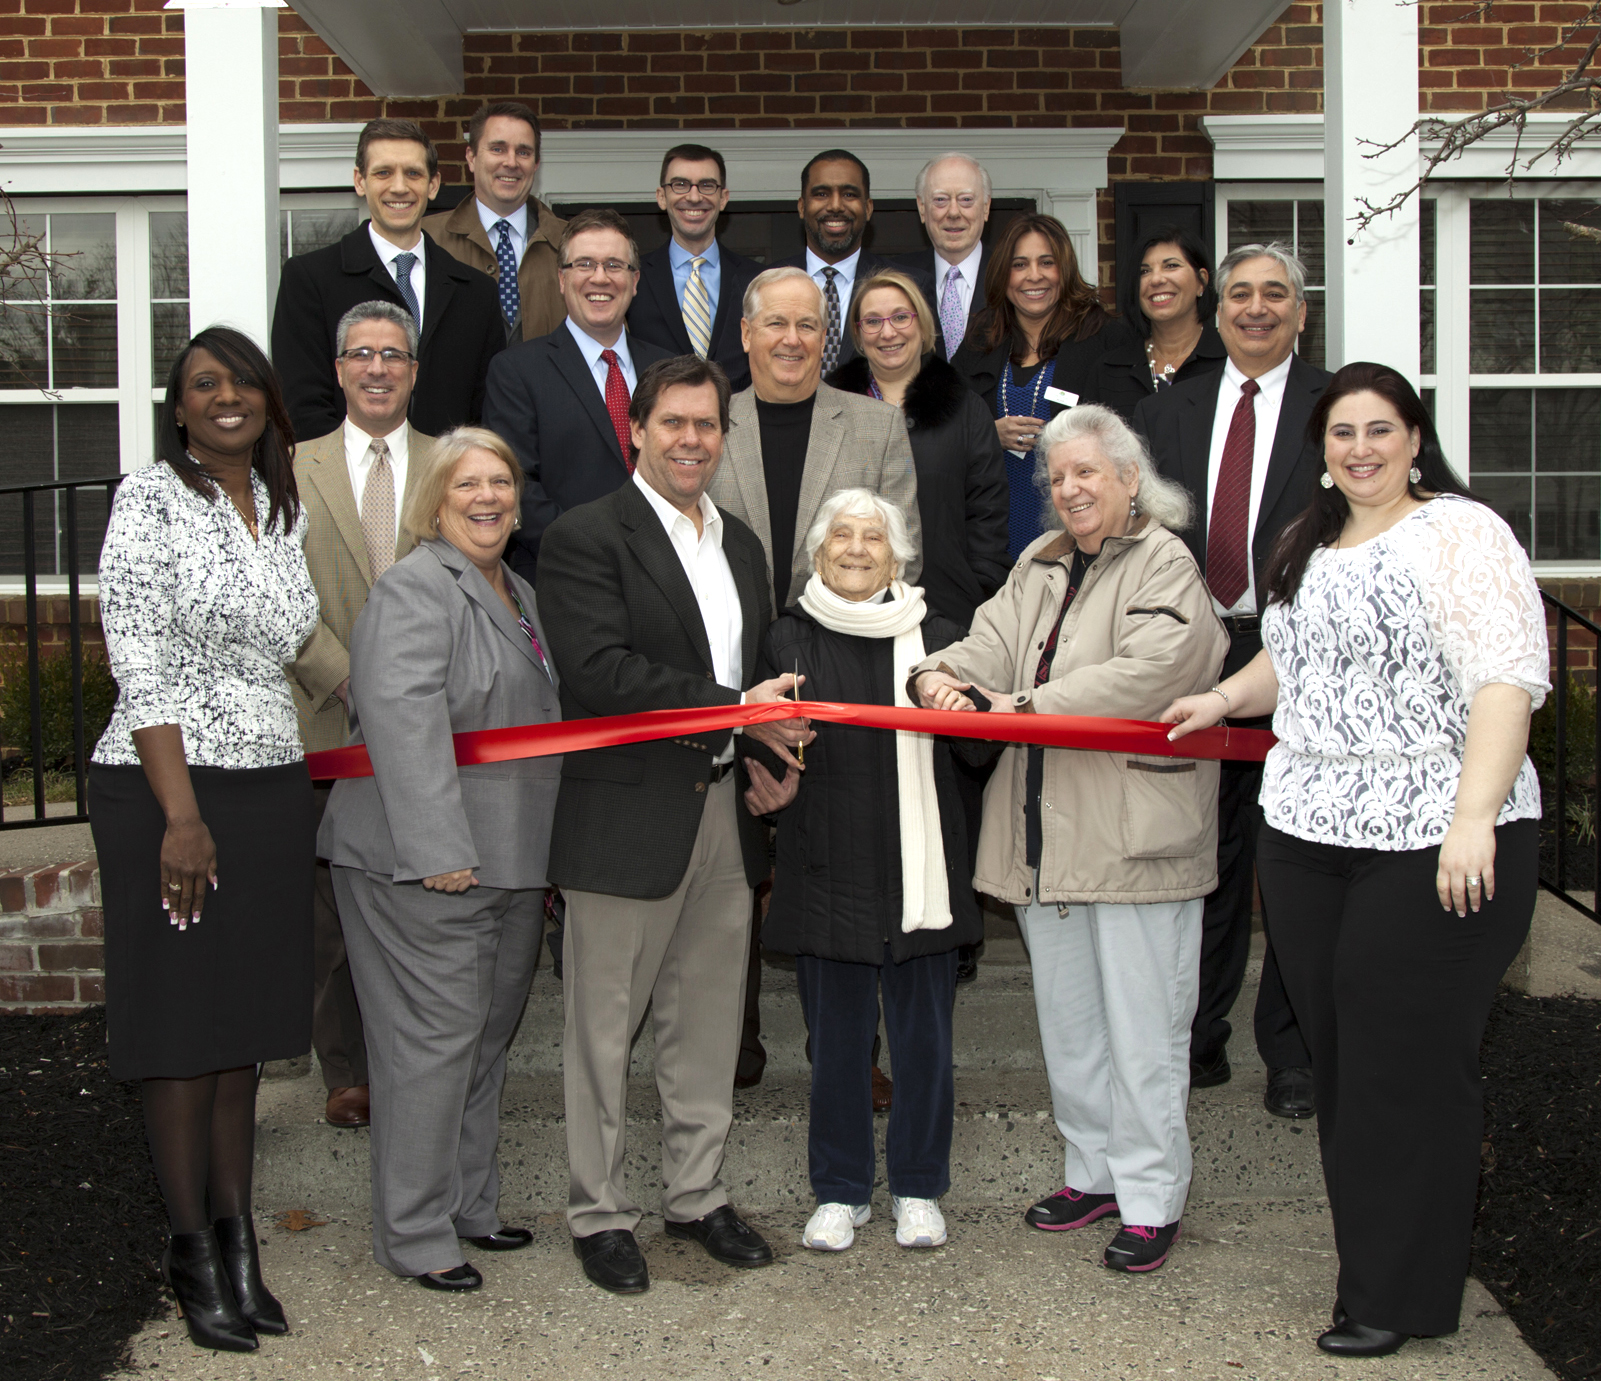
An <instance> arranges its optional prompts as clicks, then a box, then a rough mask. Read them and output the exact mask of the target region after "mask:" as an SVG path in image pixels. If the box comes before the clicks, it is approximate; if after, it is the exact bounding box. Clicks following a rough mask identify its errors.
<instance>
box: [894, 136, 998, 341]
mask: <svg viewBox="0 0 1601 1381" xmlns="http://www.w3.org/2000/svg"><path fill="white" fill-rule="evenodd" d="M917 214H918V215H919V216H920V217H921V218H922V221H923V229H924V230H926V231H927V232H928V238H929V241H930V243H932V245H933V246H934V257H933V261H932V263H931V262H930V260H929V254H928V251H927V250H923V251H922V252H921V253H918V254H905V255H902V256H901V259H900V263H901V265H902V266H903V267H904V268H908V269H912V270H914V271H916V272H918V273H925V274H926V273H929V272H932V273H933V276H934V315H935V318H936V320H937V321H938V322H939V339H938V343H937V345H936V346H935V349H937V350H938V351H939V352H940V354H941V356H943V357H944V358H945V359H947V360H948V359H950V357H951V356H952V355H954V354H955V353H956V351H957V349H958V348H959V347H960V346H961V344H962V338H963V337H964V336H965V335H966V334H967V327H968V323H969V322H970V321H971V320H972V318H973V315H974V314H975V313H976V312H978V311H980V310H981V309H982V308H983V306H984V274H985V273H986V272H987V271H988V270H989V252H988V250H986V249H985V247H984V245H983V243H982V237H983V234H984V226H985V225H986V224H987V223H988V221H989V218H990V175H989V173H987V172H986V171H985V170H984V165H983V164H981V163H980V162H978V160H977V159H974V158H969V157H968V156H967V155H966V154H965V153H942V154H941V155H940V156H939V157H938V158H931V159H930V160H929V161H928V162H927V163H925V164H924V165H923V170H922V171H921V172H920V173H918V175H917Z"/></svg>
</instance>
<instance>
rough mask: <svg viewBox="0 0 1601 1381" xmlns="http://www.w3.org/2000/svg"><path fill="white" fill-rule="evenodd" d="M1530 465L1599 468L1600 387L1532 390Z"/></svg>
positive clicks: (1538, 467)
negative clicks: (1532, 447)
mask: <svg viewBox="0 0 1601 1381" xmlns="http://www.w3.org/2000/svg"><path fill="white" fill-rule="evenodd" d="M1534 468H1535V469H1536V470H1539V471H1541V472H1542V473H1544V474H1549V473H1551V472H1552V471H1553V470H1559V471H1565V472H1567V473H1570V474H1571V473H1572V472H1573V471H1575V470H1586V471H1588V470H1596V471H1601V390H1596V389H1590V388H1542V389H1536V390H1534Z"/></svg>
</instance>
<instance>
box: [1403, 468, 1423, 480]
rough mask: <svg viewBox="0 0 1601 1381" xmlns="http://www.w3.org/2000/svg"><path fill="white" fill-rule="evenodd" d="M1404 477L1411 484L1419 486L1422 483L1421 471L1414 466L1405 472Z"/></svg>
mask: <svg viewBox="0 0 1601 1381" xmlns="http://www.w3.org/2000/svg"><path fill="white" fill-rule="evenodd" d="M1406 477H1407V478H1408V479H1409V480H1411V481H1412V483H1413V484H1421V483H1422V482H1423V471H1421V470H1419V469H1418V467H1417V466H1416V465H1414V466H1413V467H1412V468H1411V469H1410V470H1408V471H1407V472H1406Z"/></svg>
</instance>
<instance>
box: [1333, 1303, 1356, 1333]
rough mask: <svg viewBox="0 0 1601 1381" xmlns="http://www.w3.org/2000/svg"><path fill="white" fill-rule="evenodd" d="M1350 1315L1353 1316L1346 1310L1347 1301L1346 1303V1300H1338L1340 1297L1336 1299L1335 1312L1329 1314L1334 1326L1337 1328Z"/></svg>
mask: <svg viewBox="0 0 1601 1381" xmlns="http://www.w3.org/2000/svg"><path fill="white" fill-rule="evenodd" d="M1350 1317H1351V1316H1350V1315H1349V1314H1347V1313H1346V1312H1345V1303H1344V1301H1342V1300H1338V1299H1337V1300H1335V1301H1334V1312H1333V1313H1332V1314H1330V1315H1329V1318H1330V1319H1331V1320H1332V1321H1333V1323H1334V1326H1335V1327H1336V1328H1339V1327H1340V1326H1341V1325H1342V1324H1344V1323H1345V1321H1346V1320H1347V1319H1348V1318H1350Z"/></svg>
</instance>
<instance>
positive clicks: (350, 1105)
mask: <svg viewBox="0 0 1601 1381" xmlns="http://www.w3.org/2000/svg"><path fill="white" fill-rule="evenodd" d="M322 1117H323V1121H324V1122H326V1123H327V1124H328V1125H329V1126H330V1127H365V1126H366V1125H367V1124H368V1123H369V1122H371V1121H372V1109H371V1105H370V1104H369V1102H368V1101H367V1085H366V1084H357V1085H356V1086H355V1087H354V1088H331V1089H329V1090H328V1106H327V1107H325V1108H324V1109H323V1110H322Z"/></svg>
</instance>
